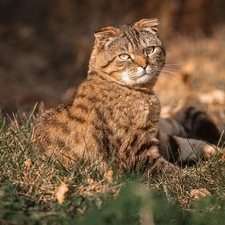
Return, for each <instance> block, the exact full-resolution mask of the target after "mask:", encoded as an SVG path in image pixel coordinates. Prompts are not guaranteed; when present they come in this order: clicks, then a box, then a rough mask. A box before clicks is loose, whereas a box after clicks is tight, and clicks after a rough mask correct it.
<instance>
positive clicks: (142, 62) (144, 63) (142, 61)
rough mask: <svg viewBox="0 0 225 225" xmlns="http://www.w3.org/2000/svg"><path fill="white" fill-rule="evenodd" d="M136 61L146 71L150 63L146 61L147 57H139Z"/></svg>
mask: <svg viewBox="0 0 225 225" xmlns="http://www.w3.org/2000/svg"><path fill="white" fill-rule="evenodd" d="M135 61H136V63H137V64H138V66H139V67H141V68H143V69H146V67H147V65H148V63H147V60H146V58H145V57H142V56H137V57H136V60H135Z"/></svg>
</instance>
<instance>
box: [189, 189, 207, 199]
mask: <svg viewBox="0 0 225 225" xmlns="http://www.w3.org/2000/svg"><path fill="white" fill-rule="evenodd" d="M190 195H191V198H193V199H194V200H198V199H199V198H200V197H206V196H209V195H211V194H210V192H209V191H208V190H206V189H205V188H200V189H194V190H192V191H191V193H190Z"/></svg>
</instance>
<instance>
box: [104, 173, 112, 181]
mask: <svg viewBox="0 0 225 225" xmlns="http://www.w3.org/2000/svg"><path fill="white" fill-rule="evenodd" d="M104 179H105V180H107V181H108V182H109V183H112V181H113V171H112V170H109V171H108V172H106V173H105V174H104Z"/></svg>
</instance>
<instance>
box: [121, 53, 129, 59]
mask: <svg viewBox="0 0 225 225" xmlns="http://www.w3.org/2000/svg"><path fill="white" fill-rule="evenodd" d="M119 58H120V59H121V60H128V59H130V56H129V55H128V54H126V53H123V54H120V55H119Z"/></svg>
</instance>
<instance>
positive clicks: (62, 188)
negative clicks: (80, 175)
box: [55, 182, 69, 204]
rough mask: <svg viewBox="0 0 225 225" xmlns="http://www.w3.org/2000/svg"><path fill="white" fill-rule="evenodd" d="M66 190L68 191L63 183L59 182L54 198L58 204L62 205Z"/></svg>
mask: <svg viewBox="0 0 225 225" xmlns="http://www.w3.org/2000/svg"><path fill="white" fill-rule="evenodd" d="M68 190H69V188H68V186H67V185H66V184H65V183H64V182H61V184H60V185H59V187H58V188H57V189H56V192H55V196H56V199H57V201H58V202H59V203H60V204H62V203H63V202H64V199H65V194H66V192H67V191H68Z"/></svg>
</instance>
